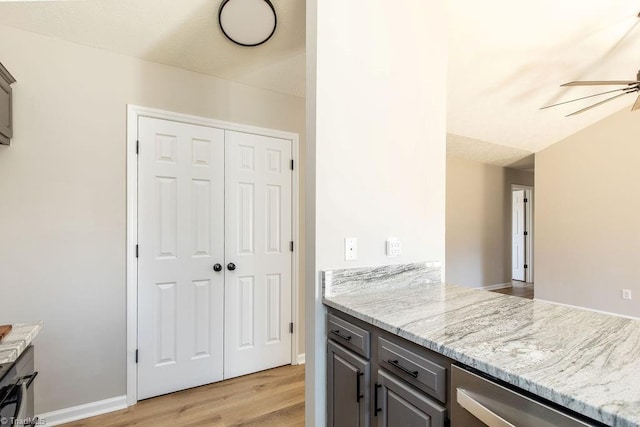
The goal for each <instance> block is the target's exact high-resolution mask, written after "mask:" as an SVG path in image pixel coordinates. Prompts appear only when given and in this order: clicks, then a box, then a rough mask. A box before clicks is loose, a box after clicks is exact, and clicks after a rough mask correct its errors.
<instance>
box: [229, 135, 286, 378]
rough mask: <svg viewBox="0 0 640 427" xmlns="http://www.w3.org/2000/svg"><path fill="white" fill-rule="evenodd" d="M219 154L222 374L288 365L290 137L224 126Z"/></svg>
mask: <svg viewBox="0 0 640 427" xmlns="http://www.w3.org/2000/svg"><path fill="white" fill-rule="evenodd" d="M225 157H226V175H225V181H226V186H225V188H226V201H225V221H226V225H225V229H226V241H225V254H226V263H227V266H226V267H227V268H226V270H225V343H224V376H225V378H232V377H236V376H239V375H244V374H247V373H251V372H256V371H260V370H263V369H268V368H273V367H276V366H281V365H285V364H288V363H291V335H290V333H289V322H290V321H291V262H292V256H291V254H292V253H291V251H290V247H289V244H290V241H291V236H292V230H291V185H292V184H291V179H292V171H291V169H290V167H289V164H290V160H291V141H289V140H284V139H278V138H270V137H265V136H260V135H253V134H248V133H242V132H234V131H225ZM229 264H234V265H235V269H233V270H231V269H229Z"/></svg>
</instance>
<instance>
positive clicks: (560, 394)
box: [323, 263, 640, 427]
mask: <svg viewBox="0 0 640 427" xmlns="http://www.w3.org/2000/svg"><path fill="white" fill-rule="evenodd" d="M425 265H426V264H412V265H404V266H390V267H388V268H387V270H388V271H387V272H388V274H384V272H385V268H384V267H382V268H381V267H377V268H375V269H350V270H334V271H332V272H326V273H325V274H324V292H325V293H324V299H323V301H324V304H325V305H327V306H330V307H333V308H335V309H337V310H340V311H342V312H344V313H347V314H350V315H351V316H353V317H356V318H358V319H360V320H363V321H365V322H367V323H370V324H372V325H374V326H377V327H379V328H381V329H384V330H386V331H389V332H391V333H394V334H396V335H398V336H401V337H403V338H406V339H408V340H409V341H413V342H415V343H417V344H419V345H421V346H423V347H426V348H429V349H431V350H434V351H436V352H438V353H441V354H443V355H444V356H447V357H449V358H451V359H454V360H456V361H458V362H461V363H463V364H465V365H467V366H470V367H473V368H475V369H478V370H480V371H482V372H485V373H487V374H489V375H492V376H493V377H496V378H499V379H501V380H503V381H505V382H507V383H509V384H512V385H514V386H517V387H520V388H522V389H524V390H527V391H529V392H531V393H534V394H536V395H538V396H540V397H543V398H545V399H547V400H550V401H552V402H555V403H557V404H559V405H561V406H563V407H566V408H569V409H571V410H573V411H575V412H577V413H580V414H583V415H585V416H587V417H589V418H592V419H594V420H598V421H600V422H603V423H605V424H607V425H611V426H616V427H631V426H640V320H635V319H630V318H624V317H618V316H612V315H607V314H602V313H597V312H593V311H587V310H581V309H576V308H570V307H565V306H560V305H555V304H550V303H545V302H541V301H535V300H528V299H524V298H518V297H512V296H507V295H501V294H498V293H494V292H486V291H482V290H473V289H468V288H463V287H459V286H455V285H449V284H443V283H433V281H434V280H437V278H438V277H435V276H434V273H433V268H431V269H429V268H425ZM429 265H430V266H432V264H431V263H430V264H429ZM438 274H439V273H438ZM421 276H422V277H425V278H424V279H422V280H421V279H420V277H421ZM429 282H432V283H429Z"/></svg>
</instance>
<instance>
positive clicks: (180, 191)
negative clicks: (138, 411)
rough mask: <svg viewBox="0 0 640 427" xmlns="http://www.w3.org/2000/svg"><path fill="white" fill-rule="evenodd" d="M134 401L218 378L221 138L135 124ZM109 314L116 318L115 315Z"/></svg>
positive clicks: (171, 125) (213, 132)
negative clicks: (136, 359) (216, 266)
mask: <svg viewBox="0 0 640 427" xmlns="http://www.w3.org/2000/svg"><path fill="white" fill-rule="evenodd" d="M138 126H139V127H138V136H139V145H140V154H139V163H138V165H139V171H138V172H139V174H138V175H139V178H138V185H139V188H138V204H139V205H138V215H139V217H138V230H139V235H138V243H139V259H138V348H139V362H138V399H144V398H148V397H152V396H157V395H160V394H164V393H169V392H172V391H176V390H181V389H185V388H189V387H194V386H198V385H202V384H207V383H211V382H214V381H219V380H221V379H222V378H223V350H222V348H223V320H224V315H223V301H224V270H222V271H220V272H214V270H213V266H214V264H216V263H221V264H224V259H223V255H224V252H223V251H224V131H223V130H220V129H213V128H208V127H203V126H195V125H188V124H183V123H176V122H172V121H166V120H158V119H151V118H140V120H139V123H138ZM114 315H115V314H114Z"/></svg>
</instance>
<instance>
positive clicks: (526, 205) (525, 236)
mask: <svg viewBox="0 0 640 427" xmlns="http://www.w3.org/2000/svg"><path fill="white" fill-rule="evenodd" d="M511 270H512V274H511V278H512V282H513V284H514V286H515V285H516V284H517V283H521V284H525V283H527V284H532V283H533V187H530V186H525V185H515V184H513V185H511Z"/></svg>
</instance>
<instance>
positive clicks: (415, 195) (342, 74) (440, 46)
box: [305, 0, 447, 426]
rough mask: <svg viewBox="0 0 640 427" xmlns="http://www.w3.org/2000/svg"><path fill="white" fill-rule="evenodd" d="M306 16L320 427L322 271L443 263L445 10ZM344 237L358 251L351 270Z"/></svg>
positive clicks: (315, 8) (312, 310)
mask: <svg viewBox="0 0 640 427" xmlns="http://www.w3.org/2000/svg"><path fill="white" fill-rule="evenodd" d="M307 13H308V21H307V37H308V39H307V40H308V44H307V56H308V57H310V59H309V62H308V65H309V68H308V70H307V72H308V74H307V76H308V78H307V81H308V85H309V87H308V90H307V97H308V98H309V99H308V104H307V105H308V106H309V108H308V116H307V126H308V127H307V129H308V132H307V135H308V140H309V157H308V163H309V164H315V168H312V167H310V168H309V169H308V172H309V177H308V178H309V179H308V182H309V183H310V186H309V187H308V189H309V192H308V194H307V196H308V199H307V200H308V204H307V212H308V219H309V222H308V230H307V231H308V236H307V237H308V239H307V242H308V249H309V252H310V253H314V256H313V259H312V260H310V261H309V262H311V263H312V264H311V265H309V264H308V274H307V295H308V298H307V325H308V328H307V338H308V339H307V349H306V354H307V359H306V361H307V369H306V403H305V404H306V411H307V414H306V415H307V418H306V424H307V425H309V426H313V425H316V426H323V425H325V399H324V394H325V353H326V343H325V340H326V336H325V331H324V314H323V312H324V311H323V307H322V304H321V289H320V282H319V281H318V278H319V273H320V271H322V270H327V269H333V268H345V267H360V266H368V265H382V264H394V263H406V262H414V261H428V260H432V261H443V258H444V207H445V195H444V190H445V167H446V165H445V134H446V42H443V39H442V35H443V34H446V31H447V29H446V21H447V19H446V8H445V3H444V1H441V0H437V1H430V2H415V1H412V0H404V1H400V2H371V1H365V0H358V1H348V2H345V1H339V0H327V1H325V0H322V1H310V2H307ZM311 106H313V108H311ZM311 212H313V214H312V213H311ZM389 236H395V237H398V238H399V239H400V240H401V241H402V251H403V253H402V255H401V256H399V257H397V258H388V257H386V256H385V253H384V247H385V240H386V238H387V237H389ZM345 237H356V238H357V239H358V259H357V260H355V261H345V260H344V238H345Z"/></svg>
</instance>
